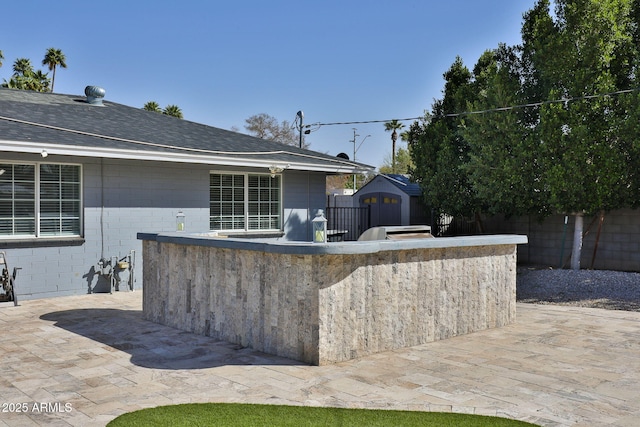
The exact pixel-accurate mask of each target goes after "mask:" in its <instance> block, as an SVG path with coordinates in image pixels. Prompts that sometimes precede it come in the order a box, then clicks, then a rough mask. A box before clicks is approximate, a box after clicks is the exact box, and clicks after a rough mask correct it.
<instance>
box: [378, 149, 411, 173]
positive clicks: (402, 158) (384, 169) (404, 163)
mask: <svg viewBox="0 0 640 427" xmlns="http://www.w3.org/2000/svg"><path fill="white" fill-rule="evenodd" d="M413 168H414V164H413V160H412V159H411V154H409V150H408V149H406V148H402V147H400V148H398V150H397V151H396V159H395V168H394V166H393V160H392V158H391V155H387V156H386V157H385V158H384V160H383V163H382V165H381V166H380V167H379V168H378V170H379V171H380V173H384V174H390V173H391V174H392V173H399V174H401V175H406V174H408V173H409V172H410V171H411V170H413ZM394 170H395V172H394Z"/></svg>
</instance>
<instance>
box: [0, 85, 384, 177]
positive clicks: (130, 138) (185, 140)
mask: <svg viewBox="0 0 640 427" xmlns="http://www.w3.org/2000/svg"><path fill="white" fill-rule="evenodd" d="M0 143H1V144H2V145H1V148H0V150H2V151H13V152H23V153H24V152H28V153H40V152H41V151H42V150H43V149H46V150H47V152H48V153H49V154H60V155H74V156H91V157H106V158H122V159H140V160H156V161H170V162H183V163H203V164H211V165H232V166H245V167H269V166H270V165H275V166H279V167H282V168H283V169H284V168H286V169H292V170H314V171H324V172H328V173H358V172H364V171H368V170H371V169H373V168H372V167H371V166H368V165H364V164H361V163H356V162H352V161H349V160H346V159H342V158H338V157H335V156H331V155H328V154H323V153H319V152H316V151H312V150H307V149H303V148H299V147H294V146H291V145H285V144H282V143H279V142H275V141H270V140H265V139H260V138H256V137H252V136H249V135H245V134H241V133H238V132H232V131H228V130H224V129H219V128H215V127H212V126H207V125H204V124H200V123H195V122H190V121H188V120H182V119H178V118H175V117H171V116H167V115H164V114H158V113H155V112H151V111H146V110H143V109H141V108H134V107H129V106H126V105H122V104H118V103H115V102H110V101H106V100H105V101H103V105H102V106H100V105H92V104H89V103H88V102H87V101H86V97H85V96H80V95H62V94H56V93H40V92H31V91H25V90H15V89H7V88H0Z"/></svg>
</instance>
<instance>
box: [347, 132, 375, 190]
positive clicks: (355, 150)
mask: <svg viewBox="0 0 640 427" xmlns="http://www.w3.org/2000/svg"><path fill="white" fill-rule="evenodd" d="M352 129H353V140H351V141H350V142H353V161H354V162H355V161H356V153H357V152H358V150H359V149H360V147H361V146H362V143H363V142H364V140H365V139H367V138H369V137H370V136H371V135H367V136H365V137H364V138H362V141H360V144H358V146H357V147H356V137H358V136H360V135H358V134H357V133H356V130H357V129H356V128H352ZM356 176H357V175H356V174H355V173H354V174H353V192H354V193H355V192H356V190H357V188H356Z"/></svg>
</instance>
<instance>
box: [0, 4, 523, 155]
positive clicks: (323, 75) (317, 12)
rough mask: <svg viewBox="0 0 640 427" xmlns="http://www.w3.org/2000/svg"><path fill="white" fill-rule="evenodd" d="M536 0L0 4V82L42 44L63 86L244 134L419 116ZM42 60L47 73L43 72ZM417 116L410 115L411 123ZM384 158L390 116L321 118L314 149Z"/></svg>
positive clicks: (37, 59)
mask: <svg viewBox="0 0 640 427" xmlns="http://www.w3.org/2000/svg"><path fill="white" fill-rule="evenodd" d="M534 4H535V0H488V1H472V0H448V1H435V0H394V1H380V0H368V1H366V0H352V1H349V0H341V1H334V0H325V1H321V2H319V1H314V2H311V1H304V0H298V1H289V0H270V1H264V0H262V1H258V0H234V1H217V0H213V1H212V0H209V1H205V0H202V1H195V0H183V1H175V0H172V1H165V0H153V1H150V0H149V1H143V0H129V1H122V0H109V1H100V2H98V1H86V0H60V1H56V2H51V1H44V0H41V1H35V0H23V1H21V2H6V4H3V6H2V16H3V20H2V25H0V50H2V51H3V53H4V56H5V60H4V65H3V66H2V68H0V81H2V79H7V80H8V79H9V78H10V75H11V73H12V70H11V67H12V64H13V62H14V61H15V59H16V58H20V57H26V58H29V59H31V62H32V63H33V64H34V66H35V67H36V69H38V68H43V67H41V65H40V64H41V61H42V58H43V57H44V53H45V51H46V49H47V48H49V47H55V48H58V49H61V50H62V51H63V52H64V53H65V55H66V58H67V65H68V68H67V69H61V70H59V71H58V72H57V75H56V82H55V92H58V93H67V94H78V95H80V94H83V93H84V88H85V86H87V85H90V84H91V85H98V86H101V87H103V88H104V89H105V90H106V99H107V100H109V101H113V102H118V103H122V104H126V105H130V106H134V107H142V106H143V105H144V103H145V102H147V101H151V100H154V101H156V102H158V103H159V104H160V106H162V107H164V106H166V105H168V104H176V105H178V106H179V107H180V108H181V109H182V111H183V113H184V116H185V119H186V120H191V121H194V122H199V123H205V124H208V125H211V126H216V127H220V128H223V129H231V128H232V127H236V128H237V129H239V130H240V131H242V132H244V124H245V119H246V118H248V117H250V116H252V115H254V114H259V113H267V114H269V115H272V116H274V117H276V118H277V119H278V121H282V120H288V121H289V122H293V121H294V119H295V116H296V112H297V111H299V110H302V111H304V116H305V118H304V121H305V124H311V123H335V122H353V121H374V120H390V119H394V118H397V119H404V118H413V117H419V116H422V114H423V112H424V111H425V110H429V109H430V107H431V104H432V103H433V100H434V99H436V98H440V97H441V94H442V88H443V84H444V80H443V79H442V74H443V73H444V72H445V71H446V70H447V69H448V68H449V66H450V65H451V64H452V63H453V61H454V60H455V57H456V56H457V55H458V56H460V57H461V58H462V59H463V61H464V63H465V64H466V65H467V66H468V67H469V68H472V67H473V66H474V64H475V62H476V61H477V59H478V57H479V56H480V55H481V54H482V52H483V51H484V50H486V49H493V48H495V47H497V46H498V43H506V44H508V45H514V44H517V43H519V42H520V40H521V38H520V29H521V24H522V15H523V13H525V12H526V11H527V10H529V9H531V8H532V7H533V5H534ZM45 71H46V70H45ZM410 123H411V122H410V121H407V122H405V124H406V125H407V126H408V125H409V124H410ZM353 128H356V129H357V133H358V134H359V135H360V136H358V137H357V138H356V142H357V145H359V144H360V142H361V141H362V140H363V138H364V137H365V136H366V135H371V136H370V137H368V138H367V139H366V140H365V141H364V143H362V145H361V146H360V148H359V149H358V152H357V154H356V160H357V161H360V162H363V163H368V164H370V165H373V166H376V167H378V166H380V165H381V164H382V162H383V160H384V158H385V156H386V157H389V156H390V153H391V140H390V135H389V133H387V132H385V131H384V126H383V124H382V123H372V124H349V125H332V126H321V127H320V128H316V127H314V129H316V130H314V132H312V133H311V134H310V135H308V136H307V141H308V142H309V143H310V144H311V149H313V150H317V151H321V152H326V153H330V154H338V153H340V152H345V153H347V154H349V156H350V157H353V148H354V144H353V143H352V140H353Z"/></svg>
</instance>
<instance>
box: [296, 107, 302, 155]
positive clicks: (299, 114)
mask: <svg viewBox="0 0 640 427" xmlns="http://www.w3.org/2000/svg"><path fill="white" fill-rule="evenodd" d="M296 116H298V117H300V148H302V120H303V119H304V113H303V112H302V110H300V111H298V112H297V113H296Z"/></svg>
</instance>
